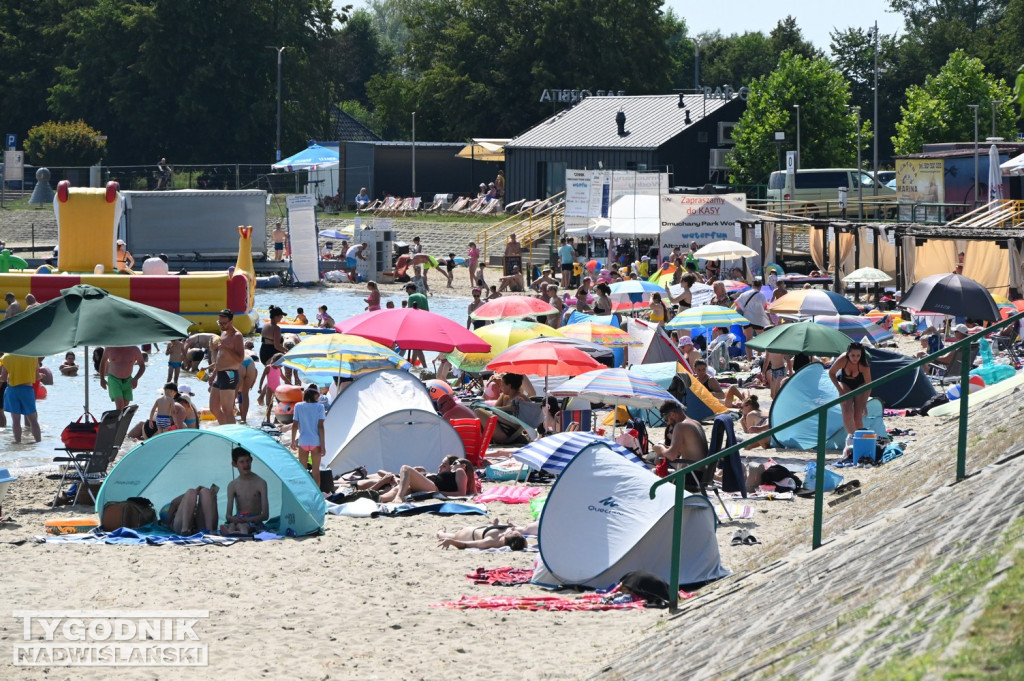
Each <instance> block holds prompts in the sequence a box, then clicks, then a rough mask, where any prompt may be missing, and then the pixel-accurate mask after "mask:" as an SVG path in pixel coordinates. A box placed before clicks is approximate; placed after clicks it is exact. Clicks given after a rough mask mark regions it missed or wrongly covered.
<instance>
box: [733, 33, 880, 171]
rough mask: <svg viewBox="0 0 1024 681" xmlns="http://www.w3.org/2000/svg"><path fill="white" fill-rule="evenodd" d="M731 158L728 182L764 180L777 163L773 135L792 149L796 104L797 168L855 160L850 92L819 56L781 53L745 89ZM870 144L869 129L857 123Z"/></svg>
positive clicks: (855, 151) (867, 124)
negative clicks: (781, 137) (764, 73)
mask: <svg viewBox="0 0 1024 681" xmlns="http://www.w3.org/2000/svg"><path fill="white" fill-rule="evenodd" d="M750 90H751V92H750V95H749V97H748V99H747V109H746V111H745V112H744V113H743V115H742V116H741V117H740V120H739V122H738V125H737V126H736V130H735V131H734V132H733V139H734V140H735V142H736V144H735V147H734V148H733V153H732V154H731V156H730V161H729V163H730V169H731V170H732V177H733V181H735V182H738V183H742V184H750V183H759V182H765V181H766V180H767V178H768V175H769V173H771V172H772V171H773V170H776V169H777V168H778V165H779V161H778V157H777V153H778V152H777V149H776V147H775V142H774V133H775V132H776V131H783V132H785V133H786V145H787V147H788V148H789V149H795V147H796V132H797V131H796V110H795V109H794V108H793V107H794V105H799V106H800V153H801V159H800V165H801V167H803V168H827V167H832V166H852V165H854V163H855V161H856V157H857V139H856V136H857V130H856V128H857V126H856V116H855V114H854V113H853V112H852V111H850V108H849V106H848V104H849V101H850V90H849V86H848V85H847V82H846V81H845V80H844V79H843V76H842V74H840V73H839V72H838V71H836V70H835V69H834V68H833V67H832V65H831V64H830V63H829V62H828V61H827V60H826V59H824V58H819V59H809V58H807V57H804V56H801V55H794V54H792V53H790V52H783V53H782V55H781V57H780V58H779V66H778V68H776V69H775V70H774V71H772V72H771V73H769V74H768V75H767V76H764V77H762V78H758V79H757V80H755V81H754V82H753V83H752V84H751V86H750ZM862 125H863V129H862V137H863V139H864V140H865V143H866V141H867V140H870V125H869V123H868V122H867V121H864V122H863V123H862Z"/></svg>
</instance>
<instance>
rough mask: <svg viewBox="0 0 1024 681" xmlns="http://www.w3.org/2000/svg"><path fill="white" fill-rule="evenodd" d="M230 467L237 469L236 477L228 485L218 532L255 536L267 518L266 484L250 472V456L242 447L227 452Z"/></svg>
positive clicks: (268, 510) (268, 513)
mask: <svg viewBox="0 0 1024 681" xmlns="http://www.w3.org/2000/svg"><path fill="white" fill-rule="evenodd" d="M231 465H232V466H233V467H234V468H237V469H238V477H237V478H235V479H234V480H232V481H231V482H230V483H229V484H228V508H227V511H226V513H227V515H226V517H225V519H224V524H223V525H221V526H220V533H221V534H243V535H250V534H255V533H256V532H259V531H260V530H261V529H262V527H263V525H262V524H263V523H264V522H265V521H266V520H267V519H268V518H270V506H269V502H268V501H267V482H266V481H265V480H264V479H263V478H261V477H260V476H258V475H256V474H255V473H253V472H252V454H251V453H249V451H248V450H247V449H245V448H244V447H235V448H234V449H232V450H231ZM236 508H237V513H232V511H233V510H235V509H236Z"/></svg>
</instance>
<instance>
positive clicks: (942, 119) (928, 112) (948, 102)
mask: <svg viewBox="0 0 1024 681" xmlns="http://www.w3.org/2000/svg"><path fill="white" fill-rule="evenodd" d="M906 99H907V103H906V106H905V107H903V109H902V119H901V120H900V121H899V122H897V123H896V135H895V136H894V137H893V145H894V147H895V149H896V153H897V154H914V153H919V152H920V151H921V147H922V146H923V145H925V144H928V143H932V142H960V141H964V140H972V139H974V112H973V110H972V109H970V108H968V107H969V105H978V106H979V107H980V109H979V110H978V119H979V127H978V129H979V137H981V138H982V139H984V138H985V137H987V135H986V134H985V133H986V131H990V129H989V125H986V122H987V121H989V120H990V113H991V103H992V102H993V101H1001V102H1002V104H1001V105H999V106H997V108H996V134H997V135H999V136H1001V137H1008V136H1011V135H1012V136H1015V135H1014V133H1015V130H1014V127H1013V120H1014V111H1013V106H1012V104H1011V102H1010V88H1009V87H1008V86H1007V85H1006V82H1005V81H1004V80H1002V79H1001V78H995V77H994V76H991V75H989V74H987V73H986V72H985V65H984V64H982V63H981V60H979V59H976V58H974V57H968V56H967V55H966V54H965V53H964V52H963V51H962V50H957V51H956V52H954V53H953V54H951V55H950V57H949V60H948V61H947V62H946V64H945V66H943V67H942V69H941V70H940V71H939V72H938V74H936V75H935V76H929V77H928V78H926V79H925V82H924V85H920V86H918V85H914V86H912V87H911V88H910V89H908V90H907V98H906Z"/></svg>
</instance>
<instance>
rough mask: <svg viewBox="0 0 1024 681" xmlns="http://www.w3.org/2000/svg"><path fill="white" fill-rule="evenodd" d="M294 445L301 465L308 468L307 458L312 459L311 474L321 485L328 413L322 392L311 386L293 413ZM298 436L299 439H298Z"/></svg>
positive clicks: (293, 447) (303, 394)
mask: <svg viewBox="0 0 1024 681" xmlns="http://www.w3.org/2000/svg"><path fill="white" fill-rule="evenodd" d="M292 413H293V414H294V417H293V420H292V444H291V447H292V449H294V450H295V451H296V452H298V456H299V463H301V464H302V467H303V468H305V467H306V465H307V464H306V460H307V458H310V459H312V461H313V466H312V468H311V469H310V474H311V475H312V476H313V480H314V481H315V482H316V483H317V485H319V484H320V459H321V457H322V456H323V454H324V449H325V447H324V419H325V418H326V417H327V413H326V411H325V410H324V405H323V402H321V401H320V390H319V389H318V388H317V387H316V386H315V385H311V386H309V387H308V388H306V390H305V391H303V393H302V402H300V403H298V404H296V405H295V409H294V410H293V412H292ZM296 436H298V437H296Z"/></svg>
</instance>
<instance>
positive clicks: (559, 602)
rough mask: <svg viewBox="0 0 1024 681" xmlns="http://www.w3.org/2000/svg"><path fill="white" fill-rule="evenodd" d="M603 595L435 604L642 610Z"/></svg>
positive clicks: (478, 599) (640, 605) (467, 599)
mask: <svg viewBox="0 0 1024 681" xmlns="http://www.w3.org/2000/svg"><path fill="white" fill-rule="evenodd" d="M601 598H602V596H601V594H583V595H582V596H578V597H576V598H563V597H561V596H535V597H533V596H528V597H522V598H519V597H514V596H504V597H493V596H492V597H484V596H463V597H461V598H460V599H459V600H457V601H444V602H443V603H435V604H433V606H434V607H435V608H452V609H456V610H470V609H482V610H549V611H558V612H577V611H584V610H591V611H593V610H640V609H642V608H643V607H644V602H643V601H639V600H637V601H630V602H629V603H602V602H601Z"/></svg>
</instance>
